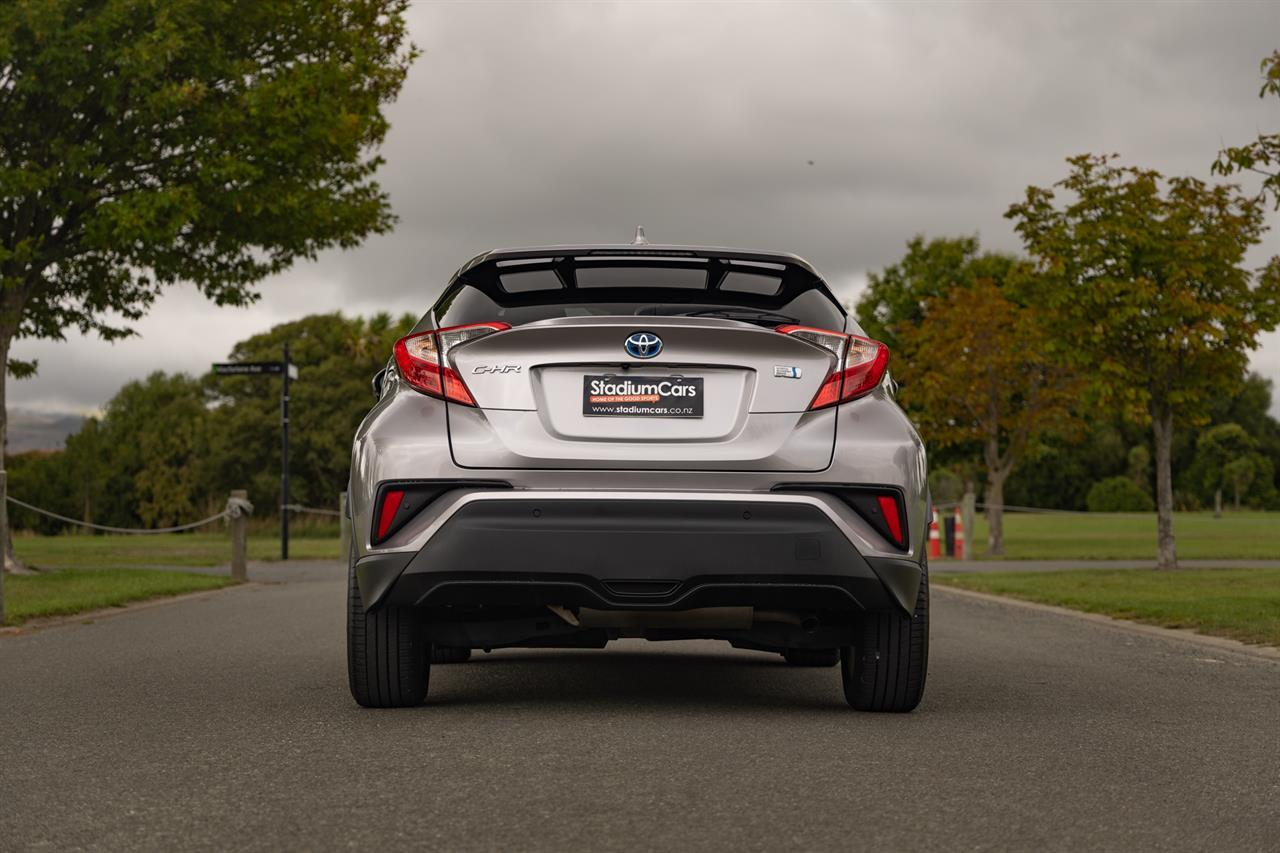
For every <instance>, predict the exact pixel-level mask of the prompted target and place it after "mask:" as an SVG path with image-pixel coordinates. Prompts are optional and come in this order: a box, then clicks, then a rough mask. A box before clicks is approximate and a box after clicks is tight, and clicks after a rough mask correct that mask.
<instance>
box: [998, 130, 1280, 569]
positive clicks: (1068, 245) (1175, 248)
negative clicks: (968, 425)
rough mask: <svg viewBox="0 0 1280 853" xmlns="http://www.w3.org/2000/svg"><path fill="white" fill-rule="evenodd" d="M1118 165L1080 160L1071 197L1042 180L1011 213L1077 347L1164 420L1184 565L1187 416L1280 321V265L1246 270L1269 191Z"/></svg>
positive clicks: (1164, 484) (1114, 396)
mask: <svg viewBox="0 0 1280 853" xmlns="http://www.w3.org/2000/svg"><path fill="white" fill-rule="evenodd" d="M1114 160H1115V158H1114V156H1093V155H1081V156H1078V157H1072V158H1070V159H1069V160H1068V162H1069V163H1070V164H1071V171H1070V174H1069V175H1068V177H1067V178H1065V179H1064V180H1062V181H1060V182H1059V183H1058V184H1056V185H1055V186H1056V187H1058V188H1060V189H1061V190H1064V191H1065V192H1066V193H1067V194H1068V196H1069V197H1068V198H1067V199H1066V200H1065V201H1063V202H1061V203H1060V202H1059V201H1058V199H1057V198H1056V196H1055V192H1054V190H1052V189H1042V188H1039V187H1034V186H1032V187H1028V188H1027V193H1026V197H1025V199H1024V200H1023V201H1021V202H1019V203H1017V204H1014V205H1012V206H1011V207H1010V208H1009V211H1008V212H1007V213H1006V216H1007V217H1009V218H1011V219H1013V220H1014V222H1015V223H1016V226H1015V227H1016V229H1017V231H1018V233H1019V234H1020V235H1021V236H1022V239H1023V241H1024V243H1025V244H1026V246H1027V249H1028V251H1030V252H1031V254H1032V255H1033V256H1035V257H1036V258H1037V260H1038V262H1039V267H1040V270H1041V272H1042V274H1043V278H1042V280H1043V281H1045V282H1046V283H1047V286H1045V287H1043V288H1042V291H1043V293H1044V299H1045V304H1046V305H1047V306H1048V308H1049V309H1050V310H1051V311H1053V313H1054V317H1055V323H1058V324H1059V326H1060V332H1061V334H1062V336H1063V338H1064V340H1067V341H1070V342H1071V344H1072V346H1071V347H1070V348H1069V349H1068V350H1066V355H1069V356H1071V357H1072V358H1073V360H1074V361H1075V362H1076V363H1077V364H1078V365H1080V366H1081V367H1082V368H1085V369H1087V370H1088V371H1089V373H1090V374H1091V375H1092V377H1093V378H1094V379H1095V381H1096V385H1097V388H1098V389H1099V390H1100V391H1101V393H1102V395H1103V399H1104V400H1108V401H1111V402H1113V403H1114V404H1116V405H1118V406H1119V407H1120V408H1121V409H1122V410H1123V411H1124V412H1125V413H1126V414H1127V415H1129V416H1130V417H1132V418H1135V419H1138V420H1140V421H1142V422H1144V423H1149V424H1150V427H1151V430H1152V438H1153V445H1154V449H1155V469H1156V517H1157V522H1156V528H1157V555H1158V559H1157V565H1158V567H1159V568H1162V569H1171V568H1175V567H1176V566H1177V551H1176V547H1175V544H1174V534H1173V476H1172V470H1171V462H1170V459H1171V451H1172V448H1173V440H1174V423H1175V420H1180V421H1182V422H1183V423H1190V422H1195V421H1197V420H1200V419H1202V418H1203V417H1204V409H1205V406H1206V403H1207V401H1208V400H1210V399H1212V398H1213V397H1216V396H1218V395H1221V394H1222V393H1223V389H1224V388H1229V387H1232V386H1234V385H1236V384H1238V383H1239V382H1240V379H1241V377H1242V376H1243V375H1244V369H1245V366H1246V364H1247V352H1248V351H1249V350H1251V349H1253V348H1255V347H1257V345H1258V335H1259V333H1260V332H1262V331H1264V330H1268V329H1272V328H1275V325H1276V322H1277V319H1280V259H1273V260H1272V261H1271V263H1270V264H1268V265H1267V267H1266V268H1265V269H1263V270H1262V271H1261V272H1260V273H1259V274H1257V275H1254V274H1253V273H1252V272H1251V271H1250V270H1248V269H1246V268H1245V267H1244V265H1243V264H1244V256H1245V252H1246V251H1247V250H1248V249H1249V248H1250V247H1251V246H1253V245H1255V244H1256V243H1257V242H1258V241H1259V239H1260V237H1261V234H1262V233H1263V231H1264V230H1265V229H1264V224H1263V209H1262V205H1261V202H1260V200H1259V199H1256V198H1255V199H1250V198H1246V197H1244V196H1242V195H1241V194H1240V192H1239V190H1238V188H1236V187H1234V186H1230V185H1221V186H1212V187H1211V186H1207V185H1206V184H1205V183H1204V182H1202V181H1199V180H1196V179H1195V178H1184V177H1176V178H1170V179H1168V180H1165V179H1164V178H1162V176H1161V175H1160V174H1159V173H1157V172H1155V171H1152V170H1148V169H1139V168H1133V167H1121V166H1117V165H1115V163H1114Z"/></svg>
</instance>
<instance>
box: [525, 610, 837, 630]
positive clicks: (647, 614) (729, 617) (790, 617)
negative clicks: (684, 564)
mask: <svg viewBox="0 0 1280 853" xmlns="http://www.w3.org/2000/svg"><path fill="white" fill-rule="evenodd" d="M547 609H548V610H550V611H551V612H552V613H554V614H555V615H556V616H559V617H560V618H561V619H562V620H564V621H565V622H566V623H567V624H569V625H572V626H574V627H575V628H618V629H622V630H637V629H639V630H643V629H645V628H671V629H690V630H693V629H719V630H725V631H745V630H748V629H750V628H751V626H752V625H755V624H758V623H761V622H774V623H781V624H783V625H795V626H796V627H798V628H799V629H800V630H801V631H804V632H805V633H806V634H812V633H813V632H814V631H816V630H818V628H819V627H820V626H821V622H820V621H819V620H818V617H817V616H814V615H813V614H811V613H796V612H794V611H789V610H756V609H755V608H752V607H699V608H695V609H693V610H596V609H593V608H590V607H582V608H579V609H578V611H577V612H576V613H575V612H574V611H573V610H570V609H569V608H567V607H562V606H560V605H558V604H552V605H548V606H547Z"/></svg>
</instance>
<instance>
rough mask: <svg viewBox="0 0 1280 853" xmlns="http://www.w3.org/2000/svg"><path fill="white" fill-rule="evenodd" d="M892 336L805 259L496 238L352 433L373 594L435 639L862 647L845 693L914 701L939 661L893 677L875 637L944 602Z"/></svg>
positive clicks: (356, 591)
mask: <svg viewBox="0 0 1280 853" xmlns="http://www.w3.org/2000/svg"><path fill="white" fill-rule="evenodd" d="M888 358H889V353H888V350H887V349H886V348H885V347H884V346H883V345H882V344H879V343H877V342H875V341H871V340H868V339H867V338H865V337H864V336H863V335H862V333H861V330H860V329H858V328H857V326H856V324H854V323H853V321H852V320H851V319H850V318H848V317H847V316H846V314H845V312H844V311H843V309H842V308H841V307H840V305H839V303H838V302H837V301H836V300H835V299H834V297H833V296H832V295H831V293H830V290H829V289H828V288H827V286H826V285H825V283H823V281H822V280H821V278H820V277H819V276H818V275H817V274H816V273H815V272H814V271H813V270H812V269H811V268H810V267H809V266H808V265H807V264H805V263H804V262H803V261H800V260H799V259H798V258H795V257H793V256H789V255H774V254H765V253H755V252H741V251H731V250H713V249H690V248H683V247H651V246H646V247H577V248H565V247H557V248H551V249H534V250H517V251H504V252H492V253H489V254H486V255H482V256H480V257H479V258H476V259H474V260H473V261H471V262H470V263H469V264H467V265H466V266H464V267H463V268H462V269H461V270H460V271H459V273H458V274H457V275H456V276H455V278H454V280H453V281H452V282H451V283H450V284H449V286H448V287H447V288H446V290H445V292H444V294H443V295H442V296H441V297H440V299H439V300H438V301H437V303H436V305H435V306H434V307H433V309H432V310H431V311H430V312H429V313H428V314H427V315H426V316H425V317H423V319H422V320H421V321H420V322H419V324H418V326H417V327H416V328H415V329H414V330H413V331H412V332H411V333H410V334H409V335H408V336H406V338H404V339H403V340H401V341H400V342H398V343H397V345H396V348H395V353H394V357H393V359H392V362H391V363H390V365H389V367H388V370H387V373H386V377H385V380H384V381H383V382H382V383H381V389H380V396H379V400H378V402H377V404H376V405H375V406H374V408H373V410H372V411H371V412H370V413H369V416H368V417H367V418H366V419H365V422H364V423H363V424H362V426H361V428H360V430H359V432H358V434H357V436H356V440H355V448H354V455H353V464H352V478H351V510H352V520H353V525H354V530H355V535H354V537H353V539H354V544H353V554H352V584H351V595H352V597H353V598H352V608H353V610H352V612H353V613H356V614H357V616H358V617H359V618H365V619H375V620H377V619H382V620H383V621H386V620H387V618H389V616H390V615H394V616H395V618H396V620H397V625H400V624H401V623H403V624H405V625H409V626H410V627H409V628H406V629H404V630H405V631H407V635H412V634H414V632H418V631H420V632H421V635H422V639H421V643H422V648H418V649H417V651H416V652H414V653H415V654H418V655H421V656H424V657H425V658H426V659H427V660H429V659H430V656H431V654H432V651H431V650H432V649H434V650H435V651H434V654H435V655H436V658H437V660H439V659H442V658H447V657H449V656H450V655H452V656H453V657H454V658H455V659H457V658H461V657H465V655H463V654H461V652H460V651H459V650H467V649H476V648H483V649H492V648H499V647H505V646H576V647H600V646H603V645H605V644H606V643H607V642H608V641H610V640H611V639H615V638H618V637H624V636H639V637H645V638H648V639H652V640H661V639H684V638H715V639H722V640H727V641H729V642H731V643H733V644H734V645H736V646H739V647H744V648H756V649H761V650H765V651H774V652H779V653H783V654H784V655H786V656H787V659H788V660H789V661H791V662H793V663H795V662H800V663H804V662H808V663H821V662H828V663H834V661H835V656H836V650H839V649H844V650H846V652H845V655H844V657H845V665H844V669H843V672H844V673H845V675H846V685H845V688H846V694H847V695H848V694H849V692H850V687H851V686H850V683H849V682H850V681H852V682H853V689H854V692H855V693H856V692H857V685H858V683H859V682H861V681H867V680H868V679H870V681H871V682H873V683H872V684H871V686H870V690H871V692H872V693H875V692H876V691H879V693H880V694H883V695H881V696H880V697H879V698H875V697H874V696H873V697H872V699H870V700H866V701H863V702H862V703H861V704H862V705H868V703H869V705H868V706H874V705H877V704H880V705H885V706H886V709H893V710H904V709H905V708H904V707H897V706H903V705H906V704H909V705H911V706H912V707H914V704H915V702H917V701H918V699H919V696H918V693H919V691H922V689H923V680H924V671H923V663H922V662H919V665H916V666H914V667H908V669H913V671H912V672H906V671H904V674H903V675H902V677H901V678H898V677H897V676H896V675H895V674H893V673H889V674H887V675H886V676H885V677H884V678H879V676H877V675H876V673H877V672H878V670H877V669H876V667H877V666H878V665H879V662H880V661H881V659H882V657H883V651H884V650H883V649H878V648H877V649H871V648H870V647H869V645H868V641H867V639H866V634H867V632H868V631H869V630H874V631H878V632H880V633H883V631H882V630H881V628H882V627H883V626H882V625H881V622H884V624H885V625H896V624H898V623H902V624H903V625H904V626H905V627H904V628H903V630H905V631H907V633H908V634H910V633H911V631H912V630H913V626H915V627H916V628H919V626H920V624H921V620H920V619H919V618H918V617H919V614H918V612H917V611H918V610H919V605H920V601H921V596H922V595H924V596H925V601H926V603H927V575H926V571H925V564H924V557H923V546H924V541H925V532H926V529H927V525H926V521H925V516H926V495H925V492H926V487H925V461H924V452H923V448H922V446H921V444H920V440H919V438H918V436H917V435H916V433H915V431H914V429H913V428H912V427H911V425H910V423H909V422H908V421H907V419H906V418H905V416H904V415H903V413H902V412H901V410H900V409H899V408H898V407H897V405H896V404H895V403H894V402H893V399H892V392H891V380H890V379H889V378H888V373H887V369H886V368H887V363H888ZM378 614H383V615H382V616H378ZM884 620H888V621H884ZM923 624H924V629H925V633H924V634H923V637H924V638H925V639H926V640H927V622H924V623H923ZM399 630H400V628H397V631H399ZM917 633H919V631H917ZM407 635H406V636H407ZM397 636H399V634H397ZM401 639H403V637H401ZM917 640H919V637H917ZM880 645H883V644H880ZM362 648H364V647H363V646H362ZM859 649H862V650H863V651H866V652H869V653H870V657H868V658H867V660H865V661H863V660H862V658H860V657H859V656H858V655H859V651H858V650H859ZM448 650H452V651H448ZM415 660H416V658H415ZM860 661H862V662H861V663H860ZM357 663H360V667H361V668H362V671H364V670H368V669H369V668H370V667H372V668H373V669H375V670H376V669H378V667H379V666H380V665H385V662H384V663H383V664H380V663H379V662H378V661H377V660H375V659H373V658H368V656H367V649H365V660H364V661H363V663H361V662H359V661H354V660H353V664H352V665H353V673H354V672H355V668H356V667H357ZM396 665H397V666H399V663H397V664H396ZM415 666H416V664H413V665H410V666H409V669H410V670H412V669H413V668H414V667H415ZM881 668H882V669H883V667H881ZM888 675H894V677H893V678H889V677H888ZM362 678H364V680H365V681H366V682H368V683H373V682H374V681H376V680H377V679H371V678H370V677H369V676H368V674H367V672H366V674H365V675H364V676H362ZM877 678H879V680H880V681H882V682H884V683H883V684H880V685H879V686H877V685H876V683H875V682H876V681H877ZM356 681H357V678H356V675H354V674H353V682H352V684H353V691H356V692H357V699H361V698H362V695H363V699H364V700H366V701H364V702H363V703H364V704H375V705H376V704H405V702H399V701H379V697H378V696H371V695H370V693H369V689H365V690H364V691H363V694H362V693H361V692H360V691H358V690H357V689H356V688H357V684H356ZM890 681H892V682H893V683H889V682H890ZM898 681H901V682H902V684H901V685H898V683H897V682H898ZM916 681H918V689H917V688H916V687H913V686H912V684H914V682H916ZM908 682H912V684H909V683H908ZM415 683H416V682H415ZM425 683H426V682H425V676H424V677H423V681H422V685H421V687H422V691H423V694H424V695H425ZM899 688H900V689H899ZM374 689H375V692H377V688H376V685H375V688H374ZM895 691H896V692H895ZM864 692H865V691H864ZM412 693H413V691H412V690H411V691H410V694H412ZM898 693H901V694H902V698H900V699H899V698H897V694H898ZM908 694H910V695H908ZM850 701H851V702H853V703H854V704H855V705H859V702H857V701H855V700H854V697H852V696H851V697H850ZM410 704H411V703H410ZM888 706H895V707H892V708H888Z"/></svg>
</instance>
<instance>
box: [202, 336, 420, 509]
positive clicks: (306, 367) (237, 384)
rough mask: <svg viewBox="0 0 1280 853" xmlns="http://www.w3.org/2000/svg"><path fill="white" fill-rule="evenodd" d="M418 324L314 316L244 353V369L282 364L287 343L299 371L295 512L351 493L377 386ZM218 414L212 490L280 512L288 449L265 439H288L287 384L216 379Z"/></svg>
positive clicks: (241, 349) (293, 452)
mask: <svg viewBox="0 0 1280 853" xmlns="http://www.w3.org/2000/svg"><path fill="white" fill-rule="evenodd" d="M413 324H414V318H413V317H410V316H408V315H403V316H400V317H395V318H393V317H391V316H390V315H387V314H378V315H375V316H373V317H371V318H367V319H366V318H361V317H344V316H342V315H341V314H337V313H334V314H313V315H311V316H308V317H304V318H302V319H300V320H295V321H293V322H290V323H281V324H280V325H278V326H274V327H272V328H271V329H270V330H268V331H266V332H262V333H260V334H257V335H254V336H252V337H250V338H248V339H246V340H244V341H241V342H240V343H238V344H236V345H235V347H234V348H233V349H232V351H231V359H232V360H234V361H266V360H270V359H279V358H280V357H281V349H282V348H283V346H284V344H285V342H286V341H287V342H288V343H289V347H290V358H291V359H292V360H293V361H294V362H295V363H296V364H297V365H298V381H297V382H294V383H291V384H290V386H289V395H290V398H291V399H290V403H289V416H290V419H291V429H290V466H289V467H290V469H291V478H290V490H291V492H292V493H293V501H294V502H295V503H300V504H306V505H309V506H322V507H328V506H333V505H334V503H335V501H336V498H337V494H338V493H339V492H341V491H343V490H345V489H346V487H347V475H348V470H349V468H350V465H351V438H352V436H353V435H354V434H355V430H356V427H357V426H359V424H360V421H361V419H363V418H364V416H365V414H366V413H367V412H368V411H369V407H370V406H372V405H373V402H374V399H373V392H372V390H371V388H370V384H369V382H370V380H371V379H372V378H373V374H374V373H376V372H377V371H378V370H380V369H381V368H383V367H384V366H386V362H387V359H388V358H389V357H390V355H391V349H392V346H393V345H394V343H395V341H396V339H397V338H400V337H402V336H404V335H406V334H408V332H409V330H410V329H411V328H412V327H413ZM207 382H208V386H207V387H208V389H209V392H210V393H211V394H212V395H213V401H214V403H215V404H216V407H215V408H214V410H213V412H212V427H213V429H212V439H211V442H212V446H211V449H210V458H212V459H216V460H218V465H217V470H216V472H214V473H213V474H211V480H210V482H211V483H212V484H213V485H214V487H215V488H216V489H217V490H218V491H219V492H220V493H221V494H224V495H225V494H226V492H227V490H229V489H233V488H245V487H246V486H247V487H248V489H249V499H250V500H251V501H252V502H253V504H254V505H255V506H257V507H262V508H264V509H265V508H269V507H275V506H278V505H279V503H280V479H279V471H280V444H279V441H278V440H272V441H264V440H263V436H272V437H275V438H278V436H279V434H280V432H279V431H280V383H279V378H278V377H254V376H235V377H219V378H216V379H209V380H207Z"/></svg>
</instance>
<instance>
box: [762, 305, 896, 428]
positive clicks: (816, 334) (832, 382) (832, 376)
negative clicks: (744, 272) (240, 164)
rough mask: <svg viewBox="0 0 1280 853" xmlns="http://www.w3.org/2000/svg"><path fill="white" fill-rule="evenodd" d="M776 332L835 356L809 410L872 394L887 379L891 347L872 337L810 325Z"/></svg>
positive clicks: (784, 328) (780, 327)
mask: <svg viewBox="0 0 1280 853" xmlns="http://www.w3.org/2000/svg"><path fill="white" fill-rule="evenodd" d="M775 331H778V332H781V333H782V334H784V335H790V336H791V337H794V338H800V339H801V340H802V341H808V342H809V343H811V344H814V345H815V346H820V347H822V348H823V349H825V350H827V351H828V352H830V353H831V354H832V355H834V356H835V357H836V358H835V362H834V365H833V367H832V368H831V371H830V372H829V373H828V374H827V378H826V379H824V380H822V387H820V388H819V389H818V393H817V394H815V395H814V397H813V402H811V403H809V410H810V411H812V410H814V409H825V408H826V407H827V406H834V405H836V404H837V403H847V402H849V401H850V400H856V399H858V398H859V397H862V396H864V395H866V394H869V393H870V392H871V391H873V390H875V388H876V386H877V385H879V384H880V382H881V381H882V380H883V379H884V372H885V370H887V369H888V367H889V348H888V347H887V346H885V345H884V344H882V343H880V342H879V341H873V340H871V338H864V337H861V336H859V335H846V334H844V333H842V332H832V331H829V330H827V329H815V328H813V327H811V326H778V327H777V329H776V330H775Z"/></svg>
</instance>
